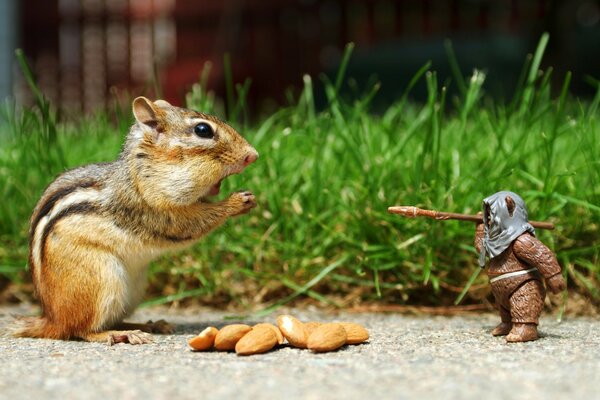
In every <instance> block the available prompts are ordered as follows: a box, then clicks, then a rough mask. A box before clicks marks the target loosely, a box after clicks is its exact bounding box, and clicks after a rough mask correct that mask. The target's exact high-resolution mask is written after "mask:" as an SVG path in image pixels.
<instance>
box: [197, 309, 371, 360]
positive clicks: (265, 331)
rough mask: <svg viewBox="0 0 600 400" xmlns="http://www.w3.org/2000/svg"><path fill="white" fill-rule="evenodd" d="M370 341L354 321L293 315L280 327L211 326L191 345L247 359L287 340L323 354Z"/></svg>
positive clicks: (281, 320)
mask: <svg viewBox="0 0 600 400" xmlns="http://www.w3.org/2000/svg"><path fill="white" fill-rule="evenodd" d="M368 339H369V332H368V331H367V330H366V329H365V327H364V326H362V325H360V324H356V323H353V322H328V323H322V322H307V323H303V322H301V321H300V320H298V319H297V318H295V317H293V316H291V315H280V316H279V317H277V326H275V325H273V324H269V323H261V324H257V325H254V326H250V325H245V324H232V325H226V326H224V327H223V328H221V329H220V330H218V329H217V328H215V327H212V326H210V327H208V328H206V329H205V330H203V331H202V332H200V334H199V335H198V336H196V337H194V338H192V339H190V340H189V341H188V344H189V345H190V346H191V347H192V348H193V349H194V350H199V351H205V350H211V349H215V350H219V351H233V350H235V352H236V353H237V354H238V355H240V356H248V355H251V354H260V353H266V352H267V351H269V350H271V349H272V348H274V347H275V346H277V345H282V344H284V343H285V341H286V340H287V342H288V343H289V344H290V345H291V346H294V347H297V348H300V349H309V350H312V351H314V352H318V353H323V352H327V351H334V350H337V349H339V348H340V347H342V346H344V345H347V344H359V343H362V342H364V341H366V340H368Z"/></svg>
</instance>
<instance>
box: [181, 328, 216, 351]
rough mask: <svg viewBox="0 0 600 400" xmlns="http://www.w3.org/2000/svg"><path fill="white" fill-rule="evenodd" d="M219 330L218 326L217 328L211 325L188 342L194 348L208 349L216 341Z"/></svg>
mask: <svg viewBox="0 0 600 400" xmlns="http://www.w3.org/2000/svg"><path fill="white" fill-rule="evenodd" d="M217 332H218V330H217V328H215V327H214V326H209V327H208V328H206V329H205V330H203V331H202V332H200V333H199V334H198V336H196V337H194V338H191V339H190V340H188V344H189V345H190V346H191V347H192V348H193V349H194V350H200V351H202V350H208V349H210V348H211V347H212V346H213V344H214V342H215V336H217Z"/></svg>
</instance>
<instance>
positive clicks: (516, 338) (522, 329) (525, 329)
mask: <svg viewBox="0 0 600 400" xmlns="http://www.w3.org/2000/svg"><path fill="white" fill-rule="evenodd" d="M538 338H539V336H538V332H537V325H536V324H514V325H513V328H512V329H511V330H510V333H509V334H508V336H506V341H507V342H509V343H514V342H528V341H530V340H536V339H538Z"/></svg>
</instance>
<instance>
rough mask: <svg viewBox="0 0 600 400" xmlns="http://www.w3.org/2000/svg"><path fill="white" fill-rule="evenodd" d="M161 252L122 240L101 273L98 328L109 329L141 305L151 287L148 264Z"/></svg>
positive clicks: (135, 242)
mask: <svg viewBox="0 0 600 400" xmlns="http://www.w3.org/2000/svg"><path fill="white" fill-rule="evenodd" d="M161 253H162V252H161V251H160V250H156V249H149V248H147V247H145V246H143V245H142V244H141V243H139V242H137V241H132V240H126V239H125V240H123V241H122V242H121V245H120V246H119V252H118V254H116V255H115V256H114V257H112V260H111V262H110V263H109V264H108V265H107V268H105V269H104V270H103V272H102V274H103V275H104V276H103V278H102V281H103V282H105V285H104V287H103V291H104V293H103V295H102V296H100V299H101V300H100V304H99V308H100V309H101V312H100V313H99V318H98V320H97V321H96V322H97V323H96V325H97V326H98V327H103V328H109V327H110V326H111V325H114V324H116V323H118V322H120V321H122V320H123V319H124V318H125V317H127V316H128V315H130V314H131V313H132V312H133V311H134V310H135V308H136V307H137V306H138V305H139V304H140V303H141V301H142V300H143V298H144V294H145V292H146V288H147V285H148V281H147V270H148V264H149V263H150V261H152V260H153V259H154V258H156V257H157V256H159V255H160V254H161Z"/></svg>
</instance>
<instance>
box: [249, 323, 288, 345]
mask: <svg viewBox="0 0 600 400" xmlns="http://www.w3.org/2000/svg"><path fill="white" fill-rule="evenodd" d="M259 326H268V327H269V328H271V329H273V332H275V335H276V336H277V344H283V342H284V339H283V334H282V333H281V331H280V330H279V328H278V327H276V326H275V325H273V324H269V323H266V322H263V323H260V324H256V325H254V327H253V328H252V329H254V328H257V327H259Z"/></svg>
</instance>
